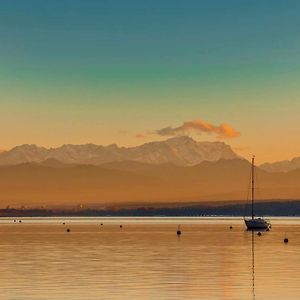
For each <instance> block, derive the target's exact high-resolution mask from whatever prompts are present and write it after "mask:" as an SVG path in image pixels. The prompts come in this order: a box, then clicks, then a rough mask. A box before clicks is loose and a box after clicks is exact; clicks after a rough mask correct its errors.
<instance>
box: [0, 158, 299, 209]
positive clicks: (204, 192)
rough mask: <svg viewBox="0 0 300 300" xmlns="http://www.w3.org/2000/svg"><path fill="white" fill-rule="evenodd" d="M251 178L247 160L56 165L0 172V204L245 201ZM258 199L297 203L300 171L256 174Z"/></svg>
mask: <svg viewBox="0 0 300 300" xmlns="http://www.w3.org/2000/svg"><path fill="white" fill-rule="evenodd" d="M249 175H250V165H249V162H248V161H246V160H241V159H233V160H219V161H216V162H207V161H205V162H202V163H200V164H198V165H195V166H188V167H183V166H176V165H173V164H170V163H167V164H161V165H151V164H145V163H138V162H132V161H123V162H119V163H118V162H114V163H110V164H105V165H102V166H92V165H71V164H62V163H60V162H57V161H55V160H47V161H45V162H42V163H25V164H19V165H14V166H2V167H0V190H1V193H0V202H1V205H2V207H5V206H6V205H12V206H13V205H25V206H27V205H29V206H30V205H38V206H41V205H57V204H60V205H77V204H79V203H82V204H84V205H89V204H98V205H100V206H101V205H102V206H104V207H106V206H111V205H114V204H125V203H140V204H143V203H153V204H155V203H174V202H178V203H190V202H211V201H224V200H244V199H246V198H247V190H248V183H249ZM257 177H258V180H257V184H258V186H259V187H260V188H259V189H258V190H256V194H257V196H258V197H260V198H261V199H299V198H300V185H299V182H300V170H295V171H291V172H287V173H269V172H266V171H263V170H261V169H257Z"/></svg>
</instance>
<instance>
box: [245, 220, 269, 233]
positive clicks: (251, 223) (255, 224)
mask: <svg viewBox="0 0 300 300" xmlns="http://www.w3.org/2000/svg"><path fill="white" fill-rule="evenodd" d="M244 221H245V224H246V226H247V229H249V230H253V229H268V228H269V227H270V225H271V224H270V222H269V221H267V220H265V219H263V218H256V219H244Z"/></svg>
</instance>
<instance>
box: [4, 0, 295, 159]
mask: <svg viewBox="0 0 300 300" xmlns="http://www.w3.org/2000/svg"><path fill="white" fill-rule="evenodd" d="M148 2H149V3H148ZM299 16H300V2H299V1H291V0H287V1H283V0H282V1H276V0H273V1H271V0H269V1H264V0H259V1H258V0H252V1H246V0H239V1H233V0H227V1H224V0H216V1H214V0H206V1H201V0H198V1H176V0H172V1H157V0H153V1H130V0H128V1H124V0H122V1H121V0H118V1H114V0H108V1H103V0H97V1H93V0H80V1H79V0H69V1H67V0H51V1H48V0H44V1H40V0H36V1H33V0H26V1H24V0H18V1H17V0H9V1H8V0H7V1H1V3H0V41H1V42H0V66H1V67H0V89H1V94H0V108H1V112H2V114H1V115H2V116H1V119H0V126H1V128H2V130H1V133H0V140H1V143H2V144H1V145H0V148H2V149H7V148H11V147H13V146H15V145H17V144H22V143H36V144H39V145H45V146H58V145H61V144H64V143H86V142H93V143H98V144H110V143H118V144H120V145H136V144H140V143H144V142H147V141H151V140H157V139H162V138H165V137H159V136H155V135H149V136H146V137H145V138H137V137H136V134H139V133H144V132H148V131H153V130H157V129H161V128H164V127H167V126H173V127H177V126H180V125H181V124H182V123H183V122H185V121H191V120H195V119H202V120H205V121H206V122H209V123H212V124H216V125H219V124H220V123H223V122H225V123H228V124H230V125H231V126H232V127H233V128H235V129H236V130H238V131H239V132H241V136H240V137H238V138H234V139H228V140H225V142H227V143H229V144H231V145H232V146H233V147H234V148H235V149H238V151H240V153H241V154H243V155H246V156H248V155H250V153H254V152H255V153H256V154H257V156H258V157H260V161H265V160H270V161H272V160H277V159H287V158H292V157H293V156H300V141H298V140H299V139H298V136H300V125H299V124H298V118H299V117H298V116H299V113H300V101H299V95H300V88H299V82H300V18H299ZM195 138H196V139H198V140H215V139H216V136H214V135H208V134H201V135H195Z"/></svg>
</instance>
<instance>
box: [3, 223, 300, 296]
mask: <svg viewBox="0 0 300 300" xmlns="http://www.w3.org/2000/svg"><path fill="white" fill-rule="evenodd" d="M271 221H272V225H273V226H272V229H271V231H269V232H263V233H262V235H261V236H258V235H257V234H256V233H255V234H254V235H252V233H251V232H247V231H245V228H244V224H243V221H242V220H241V219H235V218H232V219H229V218H226V219H215V218H204V219H203V218H76V219H75V218H73V219H55V218H45V219H37V218H27V219H26V218H24V219H22V223H14V222H13V220H12V219H2V220H1V221H0V258H1V262H0V299H5V300H6V299H10V300H23V299H24V300H27V299H30V300H34V299H39V300H41V299H49V300H50V299H55V300H56V299H62V300H69V299H72V300H76V299H88V300H94V299H97V300H99V299H205V300H210V299H230V300H233V299H238V300H241V299H257V300H259V299H262V300H266V299H273V300H275V299H295V300H296V299H297V300H298V299H300V219H289V218H286V219H271ZM63 222H65V223H66V224H65V225H63V224H62V223H63ZM101 223H103V226H101ZM120 224H122V225H123V228H120V226H119V225H120ZM178 224H181V230H182V235H181V237H180V238H178V237H177V235H176V231H177V225H178ZM229 226H233V229H231V230H230V229H229ZM67 228H69V229H70V230H71V231H70V232H69V233H68V232H67V231H66V230H67ZM285 236H287V237H288V238H289V243H288V244H284V243H283V239H284V237H285ZM253 250H254V255H253ZM253 258H254V261H253ZM253 262H254V265H253Z"/></svg>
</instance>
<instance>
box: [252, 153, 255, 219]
mask: <svg viewBox="0 0 300 300" xmlns="http://www.w3.org/2000/svg"><path fill="white" fill-rule="evenodd" d="M254 159H255V156H254V155H253V157H252V172H251V200H252V203H251V218H252V220H253V219H254V170H255V166H254Z"/></svg>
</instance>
